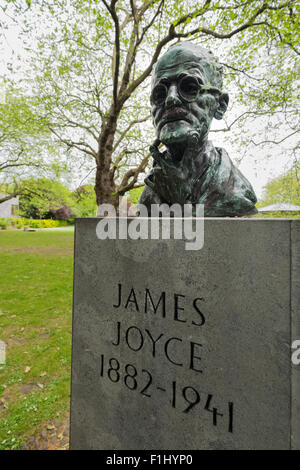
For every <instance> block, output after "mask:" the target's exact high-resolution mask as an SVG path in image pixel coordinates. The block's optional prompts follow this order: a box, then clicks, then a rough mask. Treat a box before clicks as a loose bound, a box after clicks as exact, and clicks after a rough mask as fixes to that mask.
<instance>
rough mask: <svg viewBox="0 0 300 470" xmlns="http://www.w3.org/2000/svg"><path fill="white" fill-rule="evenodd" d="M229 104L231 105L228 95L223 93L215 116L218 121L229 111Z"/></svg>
mask: <svg viewBox="0 0 300 470" xmlns="http://www.w3.org/2000/svg"><path fill="white" fill-rule="evenodd" d="M228 103H229V95H228V93H221V95H220V97H219V103H218V107H217V109H216V111H215V114H214V117H215V118H216V119H222V117H223V116H224V114H225V111H226V109H227V106H228Z"/></svg>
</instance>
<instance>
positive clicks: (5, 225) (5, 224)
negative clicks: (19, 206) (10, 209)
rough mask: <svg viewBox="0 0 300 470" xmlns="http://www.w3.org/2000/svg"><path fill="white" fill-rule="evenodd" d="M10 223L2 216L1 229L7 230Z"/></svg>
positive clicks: (0, 219)
mask: <svg viewBox="0 0 300 470" xmlns="http://www.w3.org/2000/svg"><path fill="white" fill-rule="evenodd" d="M9 225H10V223H9V222H8V220H7V219H4V218H3V217H0V229H1V230H5V229H6V228H7V227H8V226H9Z"/></svg>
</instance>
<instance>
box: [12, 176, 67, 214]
mask: <svg viewBox="0 0 300 470" xmlns="http://www.w3.org/2000/svg"><path fill="white" fill-rule="evenodd" d="M22 185H24V186H26V188H28V191H27V192H26V193H22V194H21V195H20V200H19V207H20V215H22V216H23V217H28V218H33V219H44V218H56V217H55V214H56V212H57V211H58V210H60V212H58V215H59V216H58V217H57V218H65V217H62V215H63V214H66V208H71V206H72V203H73V201H72V197H71V193H70V191H69V189H68V188H66V187H65V186H64V185H63V184H62V183H60V182H59V181H53V180H50V179H47V178H39V179H33V178H31V179H28V180H26V181H22ZM68 210H69V211H70V214H71V213H72V211H71V209H68Z"/></svg>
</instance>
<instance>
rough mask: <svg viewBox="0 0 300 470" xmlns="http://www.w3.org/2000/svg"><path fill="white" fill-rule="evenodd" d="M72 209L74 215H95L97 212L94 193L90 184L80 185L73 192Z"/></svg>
mask: <svg viewBox="0 0 300 470" xmlns="http://www.w3.org/2000/svg"><path fill="white" fill-rule="evenodd" d="M72 196H73V200H74V203H73V206H72V210H73V213H74V215H75V216H76V217H95V216H96V214H97V203H96V194H95V190H94V187H93V185H92V184H86V185H84V186H80V187H79V188H77V189H76V191H74V193H73V195H72Z"/></svg>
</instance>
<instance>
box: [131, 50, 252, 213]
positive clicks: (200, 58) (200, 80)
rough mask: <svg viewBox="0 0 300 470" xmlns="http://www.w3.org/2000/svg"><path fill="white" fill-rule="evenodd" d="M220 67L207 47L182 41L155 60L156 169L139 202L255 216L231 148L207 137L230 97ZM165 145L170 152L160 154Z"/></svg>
mask: <svg viewBox="0 0 300 470" xmlns="http://www.w3.org/2000/svg"><path fill="white" fill-rule="evenodd" d="M221 90H222V67H221V66H220V64H219V63H218V61H217V59H216V58H215V57H214V56H213V55H212V54H211V53H210V52H209V51H207V50H206V49H203V48H202V47H200V46H198V45H194V44H191V43H190V42H183V43H178V44H176V45H174V46H171V47H170V48H169V50H168V51H167V52H166V53H165V54H164V55H163V56H162V57H161V59H160V60H159V61H158V62H157V64H156V67H155V69H154V74H153V77H152V93H151V104H152V116H153V123H154V126H155V128H156V134H157V139H156V141H155V142H154V143H153V145H151V147H150V151H151V154H152V156H153V159H154V163H153V169H152V170H151V172H150V174H149V175H148V176H147V178H146V179H145V183H146V187H145V189H144V191H143V193H142V195H141V198H140V203H142V204H144V205H146V206H147V208H148V210H150V206H151V204H162V203H168V204H174V203H179V204H181V205H183V204H188V203H191V204H204V214H205V216H206V217H226V216H230V217H234V216H243V215H250V214H255V213H256V212H257V210H256V208H255V203H256V202H257V199H256V196H255V193H254V191H253V188H252V186H251V184H250V183H249V182H248V180H247V179H246V178H245V177H244V176H243V175H242V174H241V172H240V171H239V170H238V169H237V168H236V167H235V166H234V164H233V163H232V161H231V160H230V158H229V156H228V154H227V152H226V151H225V150H224V149H222V148H217V147H214V146H213V144H212V142H210V141H209V140H208V133H209V129H210V126H211V122H212V120H213V118H215V119H222V117H223V115H224V113H225V111H226V109H227V106H228V101H229V97H228V94H227V93H224V92H222V91H221ZM160 143H163V144H164V146H165V147H166V151H164V152H160V151H159V150H158V146H159V145H160Z"/></svg>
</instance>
